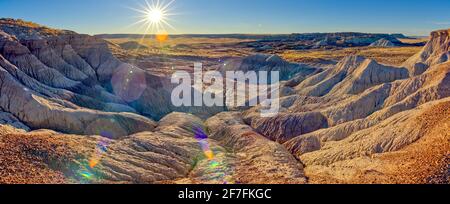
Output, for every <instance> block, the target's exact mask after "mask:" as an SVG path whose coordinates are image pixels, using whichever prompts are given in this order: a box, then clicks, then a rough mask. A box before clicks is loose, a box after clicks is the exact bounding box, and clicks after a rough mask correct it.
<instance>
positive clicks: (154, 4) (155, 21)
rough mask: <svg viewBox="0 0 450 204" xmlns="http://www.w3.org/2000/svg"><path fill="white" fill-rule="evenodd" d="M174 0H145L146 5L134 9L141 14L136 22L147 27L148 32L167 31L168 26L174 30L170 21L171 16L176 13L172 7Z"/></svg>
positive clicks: (146, 31)
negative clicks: (172, 10)
mask: <svg viewBox="0 0 450 204" xmlns="http://www.w3.org/2000/svg"><path fill="white" fill-rule="evenodd" d="M174 1H175V0H172V1H164V0H154V1H151V2H149V1H147V0H145V5H142V6H141V8H140V9H133V10H135V11H137V12H138V13H140V14H141V15H139V16H138V18H139V20H138V21H137V22H136V23H135V24H141V27H145V33H146V34H149V33H151V34H155V33H161V32H164V33H165V32H167V29H168V28H170V29H173V30H174V28H173V27H172V25H170V23H169V21H170V20H171V19H170V17H171V16H173V15H174V14H173V13H171V8H170V6H171V5H172V3H173V2H174Z"/></svg>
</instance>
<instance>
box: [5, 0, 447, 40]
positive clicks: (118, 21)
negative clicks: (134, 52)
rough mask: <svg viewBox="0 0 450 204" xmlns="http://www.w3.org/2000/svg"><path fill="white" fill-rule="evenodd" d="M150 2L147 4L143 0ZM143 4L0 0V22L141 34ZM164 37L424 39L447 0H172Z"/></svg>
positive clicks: (441, 18) (441, 23)
mask: <svg viewBox="0 0 450 204" xmlns="http://www.w3.org/2000/svg"><path fill="white" fill-rule="evenodd" d="M149 1H150V0H149ZM143 3H144V0H0V17H12V18H22V19H25V20H28V21H33V22H37V23H40V24H44V25H47V26H49V27H55V28H61V29H69V30H74V31H77V32H79V33H88V34H99V33H143V32H144V30H145V29H140V27H139V26H138V25H135V26H130V25H132V24H133V23H134V22H136V21H137V20H139V19H138V18H136V16H137V15H138V13H137V12H136V11H134V10H132V9H130V8H139V5H140V4H143ZM171 10H172V13H175V14H176V15H174V16H171V19H172V20H171V21H170V23H171V25H172V26H173V27H174V28H175V29H174V30H173V29H169V28H168V31H169V32H170V33H205V34H208V33H294V32H297V33H304V32H338V31H359V32H377V33H405V34H408V35H428V34H429V32H431V31H432V30H436V29H442V28H449V27H450V1H448V0H358V1H357V0H176V1H175V2H174V3H173V4H172V6H171Z"/></svg>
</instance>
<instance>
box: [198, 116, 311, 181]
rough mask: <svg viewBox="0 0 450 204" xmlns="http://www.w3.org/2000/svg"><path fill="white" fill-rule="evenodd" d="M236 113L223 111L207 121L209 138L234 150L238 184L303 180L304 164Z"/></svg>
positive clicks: (304, 179)
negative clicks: (246, 123)
mask: <svg viewBox="0 0 450 204" xmlns="http://www.w3.org/2000/svg"><path fill="white" fill-rule="evenodd" d="M241 117H242V116H241V114H240V113H237V112H224V113H220V114H218V115H216V116H214V117H211V118H210V119H208V120H207V121H206V127H207V128H208V130H210V135H211V139H214V140H217V141H218V142H219V144H221V145H223V146H224V147H225V148H227V149H231V150H232V151H233V152H237V155H235V157H236V158H235V167H234V172H235V174H236V176H235V177H236V180H237V181H239V182H240V183H305V182H306V178H305V176H304V174H303V165H302V164H300V163H298V162H297V161H296V160H295V158H294V157H292V155H291V154H290V153H289V152H288V151H286V149H285V148H283V146H281V145H280V144H278V143H276V142H273V141H270V140H268V139H267V138H265V137H264V136H262V135H260V134H259V133H257V132H256V131H255V130H253V129H252V128H251V127H250V126H248V125H245V123H244V121H243V120H242V118H241Z"/></svg>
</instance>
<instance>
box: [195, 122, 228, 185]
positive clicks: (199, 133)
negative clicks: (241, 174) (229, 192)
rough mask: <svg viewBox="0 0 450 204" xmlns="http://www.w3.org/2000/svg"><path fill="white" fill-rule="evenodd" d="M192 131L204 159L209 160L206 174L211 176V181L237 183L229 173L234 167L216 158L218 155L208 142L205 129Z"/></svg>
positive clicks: (196, 128) (197, 128)
mask: <svg viewBox="0 0 450 204" xmlns="http://www.w3.org/2000/svg"><path fill="white" fill-rule="evenodd" d="M192 131H193V132H194V135H195V136H194V137H195V139H197V141H198V143H199V144H200V147H201V149H202V151H203V154H204V157H206V159H207V164H208V168H207V169H206V170H205V172H204V173H206V174H209V176H208V177H209V179H211V180H215V181H219V182H221V183H223V184H232V183H235V181H234V180H233V177H232V175H230V174H229V173H228V172H229V171H231V170H232V167H231V166H230V165H228V164H226V163H225V162H224V160H223V159H222V160H221V159H220V158H216V155H215V154H214V151H213V150H212V149H211V147H210V144H209V142H208V140H209V139H208V135H207V134H206V133H205V131H204V130H203V128H201V127H199V126H193V127H192Z"/></svg>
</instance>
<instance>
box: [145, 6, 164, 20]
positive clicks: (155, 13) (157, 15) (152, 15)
mask: <svg viewBox="0 0 450 204" xmlns="http://www.w3.org/2000/svg"><path fill="white" fill-rule="evenodd" d="M147 18H148V20H149V21H150V22H152V23H160V22H161V20H162V19H163V18H164V14H163V12H162V11H160V10H159V9H153V10H151V11H148V13H147Z"/></svg>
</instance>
